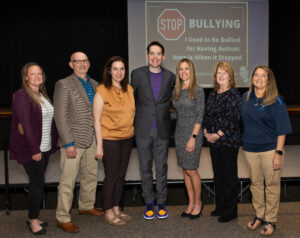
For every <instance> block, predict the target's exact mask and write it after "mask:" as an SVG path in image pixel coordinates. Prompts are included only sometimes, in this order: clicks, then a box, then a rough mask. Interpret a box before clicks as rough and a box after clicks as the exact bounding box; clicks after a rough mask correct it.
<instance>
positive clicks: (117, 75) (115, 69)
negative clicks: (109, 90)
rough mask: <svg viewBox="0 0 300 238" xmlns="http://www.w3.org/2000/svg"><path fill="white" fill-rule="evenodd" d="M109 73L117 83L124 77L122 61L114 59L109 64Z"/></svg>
mask: <svg viewBox="0 0 300 238" xmlns="http://www.w3.org/2000/svg"><path fill="white" fill-rule="evenodd" d="M110 74H111V78H112V81H113V82H115V83H117V84H119V83H120V82H121V81H122V80H123V79H124V77H125V65H124V63H123V62H122V61H115V62H113V63H112V65H111V69H110Z"/></svg>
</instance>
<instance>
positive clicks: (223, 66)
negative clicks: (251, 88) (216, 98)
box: [214, 62, 235, 91]
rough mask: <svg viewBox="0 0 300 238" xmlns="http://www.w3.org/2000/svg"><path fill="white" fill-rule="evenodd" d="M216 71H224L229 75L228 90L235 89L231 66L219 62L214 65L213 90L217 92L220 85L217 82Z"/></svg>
mask: <svg viewBox="0 0 300 238" xmlns="http://www.w3.org/2000/svg"><path fill="white" fill-rule="evenodd" d="M218 69H221V70H224V71H225V72H227V73H228V75H229V82H228V83H229V85H228V87H229V88H235V81H234V73H233V69H232V67H231V65H230V64H229V63H227V62H219V63H217V64H216V66H215V69H214V90H215V91H218V90H219V89H220V85H219V84H218V82H217V73H218Z"/></svg>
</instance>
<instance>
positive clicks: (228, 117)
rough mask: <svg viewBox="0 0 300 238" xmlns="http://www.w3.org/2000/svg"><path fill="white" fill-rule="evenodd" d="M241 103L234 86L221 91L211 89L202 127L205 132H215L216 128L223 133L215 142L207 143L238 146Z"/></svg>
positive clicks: (239, 140)
mask: <svg viewBox="0 0 300 238" xmlns="http://www.w3.org/2000/svg"><path fill="white" fill-rule="evenodd" d="M241 105H242V104H241V95H240V93H239V92H238V90H237V89H236V88H230V89H228V90H227V91H225V92H223V93H217V91H215V90H213V91H212V92H211V93H210V94H209V96H208V99H207V102H206V105H205V113H204V119H203V122H202V127H203V129H206V130H207V133H216V132H217V131H218V130H221V131H222V132H223V133H224V136H222V137H221V138H220V139H218V140H217V141H216V142H215V143H212V144H211V143H209V145H210V146H216V147H218V146H227V147H239V146H240V142H241V138H240V115H241Z"/></svg>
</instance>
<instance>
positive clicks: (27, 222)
mask: <svg viewBox="0 0 300 238" xmlns="http://www.w3.org/2000/svg"><path fill="white" fill-rule="evenodd" d="M26 225H27V226H30V221H28V220H26ZM40 226H42V227H44V228H45V227H47V226H48V222H46V221H44V222H42V223H40Z"/></svg>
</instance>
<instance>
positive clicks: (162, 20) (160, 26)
mask: <svg viewBox="0 0 300 238" xmlns="http://www.w3.org/2000/svg"><path fill="white" fill-rule="evenodd" d="M157 30H158V32H159V33H160V34H161V35H162V37H163V38H164V39H165V40H178V39H179V38H180V37H181V36H182V34H183V33H184V32H185V18H184V16H183V15H182V14H181V12H180V11H179V10H178V9H165V10H164V11H163V12H162V13H161V14H160V15H159V17H158V18H157Z"/></svg>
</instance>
